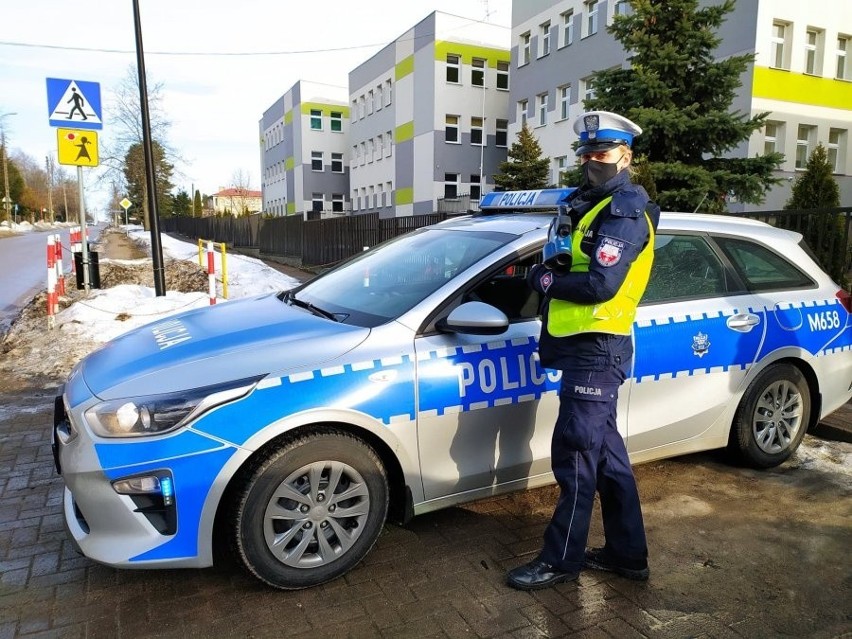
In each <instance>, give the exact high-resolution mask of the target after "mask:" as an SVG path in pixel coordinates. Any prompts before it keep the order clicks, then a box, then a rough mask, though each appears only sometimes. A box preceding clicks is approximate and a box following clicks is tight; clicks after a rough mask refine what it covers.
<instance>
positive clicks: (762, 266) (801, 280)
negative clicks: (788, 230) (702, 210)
mask: <svg viewBox="0 0 852 639" xmlns="http://www.w3.org/2000/svg"><path fill="white" fill-rule="evenodd" d="M715 240H716V242H717V243H718V244H719V246H720V247H721V248H722V250H723V251H724V252H725V254H726V255H727V256H728V259H730V260H731V262H732V263H733V265H734V267H735V268H736V269H737V271H738V272H739V274H740V276H741V277H742V278H743V280H744V281H745V283H746V286H747V287H748V289H749V290H750V291H773V290H779V289H796V288H808V287H811V286H813V285H814V282H813V280H812V279H811V278H810V277H809V276H808V275H807V274H805V273H804V272H803V271H802V270H801V269H799V268H798V267H797V266H796V265H795V264H793V263H792V262H790V261H789V260H788V259H787V258H785V257H783V256H782V255H781V254H780V253H777V252H775V251H773V250H772V249H770V248H767V247H766V246H763V245H762V244H757V243H756V242H749V241H747V240H741V239H735V238H730V237H717V238H715Z"/></svg>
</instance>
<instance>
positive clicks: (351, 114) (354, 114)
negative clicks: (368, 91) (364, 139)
mask: <svg viewBox="0 0 852 639" xmlns="http://www.w3.org/2000/svg"><path fill="white" fill-rule="evenodd" d="M357 119H358V100H352V109H350V111H349V121H350V122H354V121H355V120H357Z"/></svg>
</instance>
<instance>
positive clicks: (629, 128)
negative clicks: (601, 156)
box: [574, 111, 642, 155]
mask: <svg viewBox="0 0 852 639" xmlns="http://www.w3.org/2000/svg"><path fill="white" fill-rule="evenodd" d="M574 133H576V134H577V135H578V136H580V145H579V146H578V147H577V151H576V153H577V155H583V153H593V152H596V151H608V150H609V149H614V148H615V147H617V146H620V145H622V144H626V145H627V146H632V145H633V138H634V137H636V136H637V135H639V134H640V133H642V129H641V128H640V127H639V126H638V125H637V124H635V123H634V122H631V121H630V120H628V119H627V118H625V117H624V116H622V115H618V114H617V113H611V112H609V111H588V112H586V113H583V114H581V115H580V116H579V117H578V118H577V119H576V120H574Z"/></svg>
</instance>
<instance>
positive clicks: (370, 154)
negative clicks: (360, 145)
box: [367, 138, 375, 162]
mask: <svg viewBox="0 0 852 639" xmlns="http://www.w3.org/2000/svg"><path fill="white" fill-rule="evenodd" d="M374 158H375V147H374V146H373V138H370V139H369V140H367V162H372V161H373V159H374Z"/></svg>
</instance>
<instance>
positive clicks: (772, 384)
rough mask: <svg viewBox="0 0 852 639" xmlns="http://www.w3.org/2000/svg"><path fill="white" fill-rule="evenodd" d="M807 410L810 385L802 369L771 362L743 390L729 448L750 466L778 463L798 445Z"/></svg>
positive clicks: (809, 404)
mask: <svg viewBox="0 0 852 639" xmlns="http://www.w3.org/2000/svg"><path fill="white" fill-rule="evenodd" d="M810 412H811V393H810V388H809V387H808V383H807V381H806V380H805V377H804V375H802V373H801V371H800V370H799V369H798V368H796V367H795V366H793V365H792V364H774V365H771V366H769V367H768V368H767V369H766V370H764V371H762V372H761V373H760V374H759V375H758V376H757V377H756V378H755V379H754V380H753V381H752V382H751V384H749V386H748V388H747V389H746V392H745V393H744V394H743V397H742V400H741V401H740V405H739V406H738V407H737V412H736V414H735V415H734V422H733V424H732V426H731V435H730V438H729V444H728V448H729V450H731V451H732V452H733V453H734V454H735V455H736V457H737V458H738V459H739V460H740V461H742V462H743V463H745V464H747V465H749V466H751V467H753V468H772V467H773V466H778V465H779V464H781V463H782V462H784V461H785V460H787V459H788V458H789V457H790V455H792V454H793V453H794V452H795V451H796V449H797V448H798V447H799V444H800V443H801V441H802V438H803V437H804V436H805V431H806V430H807V427H808V419H809V417H810Z"/></svg>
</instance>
